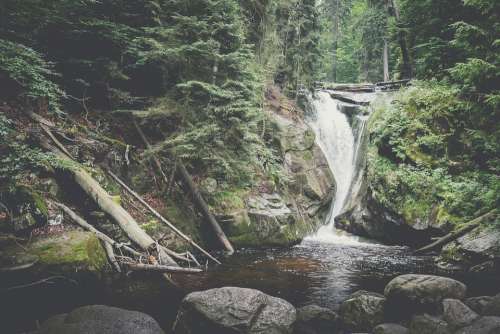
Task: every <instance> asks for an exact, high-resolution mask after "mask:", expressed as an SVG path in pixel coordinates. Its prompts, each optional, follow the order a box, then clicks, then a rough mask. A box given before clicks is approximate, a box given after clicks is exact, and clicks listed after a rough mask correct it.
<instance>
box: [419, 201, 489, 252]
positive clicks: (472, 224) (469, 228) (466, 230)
mask: <svg viewBox="0 0 500 334" xmlns="http://www.w3.org/2000/svg"><path fill="white" fill-rule="evenodd" d="M495 211H496V210H492V211H490V212H488V213H485V214H484V215H482V216H479V217H477V218H475V219H473V220H471V221H470V222H469V223H467V224H466V225H465V226H463V227H461V228H459V229H458V230H456V231H453V232H451V233H448V234H447V235H445V236H444V237H442V238H439V239H438V240H437V241H435V242H433V243H431V244H429V245H427V246H424V247H422V248H420V249H417V250H416V251H415V252H414V254H415V255H421V254H425V253H427V252H430V251H433V250H437V249H439V248H441V247H443V246H444V245H446V244H449V243H450V242H452V241H454V240H456V239H458V238H460V237H461V236H463V235H465V234H467V233H469V232H471V231H472V230H474V229H476V228H478V227H479V226H480V225H481V222H482V221H483V220H485V219H488V218H490V217H492V216H494V215H495V214H496V212H495Z"/></svg>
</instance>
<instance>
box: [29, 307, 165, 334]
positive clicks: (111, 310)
mask: <svg viewBox="0 0 500 334" xmlns="http://www.w3.org/2000/svg"><path fill="white" fill-rule="evenodd" d="M37 333H38V334H59V333H60V334H65V333H72V334H101V333H106V334H163V333H164V332H163V330H162V329H161V328H160V325H158V323H157V322H156V321H155V320H154V319H153V318H152V317H151V316H149V315H147V314H144V313H141V312H136V311H128V310H124V309H120V308H116V307H110V306H104V305H89V306H83V307H79V308H77V309H75V310H73V311H72V312H70V313H68V314H60V315H56V316H54V317H52V318H49V319H48V320H46V321H45V322H44V323H43V324H42V325H41V327H40V330H39V331H38V332H37Z"/></svg>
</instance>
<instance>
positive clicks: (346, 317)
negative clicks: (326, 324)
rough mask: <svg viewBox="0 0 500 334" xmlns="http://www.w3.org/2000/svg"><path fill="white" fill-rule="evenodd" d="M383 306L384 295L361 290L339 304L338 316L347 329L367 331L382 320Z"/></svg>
mask: <svg viewBox="0 0 500 334" xmlns="http://www.w3.org/2000/svg"><path fill="white" fill-rule="evenodd" d="M384 307H385V298H384V296H382V295H381V294H378V293H373V292H367V291H363V290H361V291H357V292H355V293H353V294H352V295H350V296H349V298H347V300H345V301H344V302H343V303H342V305H340V317H341V319H342V323H343V325H344V327H345V328H346V329H348V330H351V331H369V330H371V329H372V328H373V327H375V326H376V325H378V324H380V323H382V322H383V321H384Z"/></svg>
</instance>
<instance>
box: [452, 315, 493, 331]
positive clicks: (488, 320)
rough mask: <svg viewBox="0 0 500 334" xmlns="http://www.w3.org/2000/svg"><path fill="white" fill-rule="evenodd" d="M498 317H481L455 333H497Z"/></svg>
mask: <svg viewBox="0 0 500 334" xmlns="http://www.w3.org/2000/svg"><path fill="white" fill-rule="evenodd" d="M499 333H500V317H482V318H479V320H477V321H475V322H474V323H473V324H472V325H470V326H468V327H464V328H462V329H461V330H459V331H458V332H456V334H499Z"/></svg>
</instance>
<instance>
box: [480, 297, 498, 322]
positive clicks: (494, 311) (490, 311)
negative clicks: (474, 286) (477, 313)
mask: <svg viewBox="0 0 500 334" xmlns="http://www.w3.org/2000/svg"><path fill="white" fill-rule="evenodd" d="M483 313H484V315H494V316H498V317H500V294H498V295H496V296H494V297H492V298H491V300H490V302H489V303H487V304H486V305H485V307H484V310H483Z"/></svg>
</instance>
